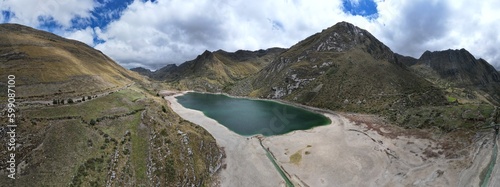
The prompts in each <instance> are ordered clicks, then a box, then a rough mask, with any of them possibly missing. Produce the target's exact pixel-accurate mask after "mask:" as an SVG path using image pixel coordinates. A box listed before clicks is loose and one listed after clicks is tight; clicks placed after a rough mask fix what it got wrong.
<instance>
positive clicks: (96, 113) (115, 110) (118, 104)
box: [27, 89, 144, 121]
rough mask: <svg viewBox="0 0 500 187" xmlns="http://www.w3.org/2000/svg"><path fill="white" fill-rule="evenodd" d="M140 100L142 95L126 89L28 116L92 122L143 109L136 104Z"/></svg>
mask: <svg viewBox="0 0 500 187" xmlns="http://www.w3.org/2000/svg"><path fill="white" fill-rule="evenodd" d="M140 98H144V96H143V95H141V93H139V92H137V91H135V90H132V89H125V90H121V91H119V92H115V93H112V94H109V95H107V96H104V97H98V98H96V99H93V100H91V101H88V102H85V103H81V104H78V105H67V106H63V107H56V108H44V109H41V110H38V109H37V110H27V114H28V115H29V116H31V117H33V118H57V117H65V116H82V117H83V120H85V121H90V119H97V118H99V117H102V116H113V115H120V114H123V113H127V112H131V111H133V110H138V109H143V108H144V106H142V105H141V104H138V103H135V102H134V101H137V100H139V99H140ZM62 101H64V100H62Z"/></svg>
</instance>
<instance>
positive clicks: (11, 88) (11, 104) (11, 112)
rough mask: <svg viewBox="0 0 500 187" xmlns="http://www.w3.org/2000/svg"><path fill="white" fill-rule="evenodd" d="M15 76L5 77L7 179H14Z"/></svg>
mask: <svg viewBox="0 0 500 187" xmlns="http://www.w3.org/2000/svg"><path fill="white" fill-rule="evenodd" d="M15 88H16V76H14V75H9V76H7V120H8V121H7V138H8V141H7V151H8V154H7V155H8V158H7V164H8V166H7V170H8V171H9V172H8V177H9V178H11V179H16V128H17V125H16V90H15Z"/></svg>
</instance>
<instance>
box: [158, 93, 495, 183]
mask: <svg viewBox="0 0 500 187" xmlns="http://www.w3.org/2000/svg"><path fill="white" fill-rule="evenodd" d="M180 94H183V93H179V94H175V95H169V96H165V99H166V100H168V101H169V103H170V107H171V108H172V109H173V110H174V111H175V112H176V113H177V114H179V115H180V116H181V117H182V118H184V119H186V120H188V121H191V122H193V123H195V124H198V125H200V126H201V127H203V128H205V129H206V130H207V131H208V132H209V133H210V134H212V136H214V138H215V139H216V141H217V143H218V144H219V146H221V147H224V150H225V152H226V156H227V157H226V159H225V160H224V164H225V165H226V166H225V167H223V169H221V170H220V171H219V173H218V175H219V180H220V185H221V186H285V182H284V180H283V178H282V177H281V176H280V175H279V173H278V172H277V170H276V168H275V167H274V166H273V165H272V163H271V161H270V160H269V159H268V158H267V157H266V151H265V150H264V149H263V148H262V147H261V146H260V143H259V138H257V136H253V137H245V136H241V135H238V134H236V133H234V132H232V131H230V130H229V129H227V128H226V127H225V126H223V125H221V124H219V123H218V122H217V121H215V120H213V119H211V118H208V117H206V116H205V115H204V114H203V113H202V112H200V111H196V110H192V109H187V108H184V107H183V106H182V105H180V104H179V103H178V102H177V99H176V98H175V97H176V96H179V95H180ZM324 115H326V116H327V117H328V118H330V120H331V121H332V123H331V124H330V125H325V126H320V127H316V128H313V129H310V130H301V131H294V132H291V133H288V134H284V135H279V136H271V137H261V136H260V139H261V140H262V143H263V145H264V147H266V148H267V149H269V151H271V152H272V154H273V155H274V157H275V158H276V161H277V163H278V164H279V165H280V166H281V167H282V168H283V169H284V171H285V172H286V173H287V174H288V177H289V178H290V179H291V181H292V182H293V183H294V184H295V186H479V184H480V182H481V179H480V174H481V172H482V171H483V170H484V168H486V167H487V165H488V163H489V161H490V157H491V155H492V154H491V153H492V147H493V143H492V138H493V134H492V133H483V134H478V135H477V137H476V138H475V139H474V141H473V143H472V145H470V146H468V147H465V148H462V149H460V150H455V151H456V153H454V154H444V153H443V152H446V151H447V150H445V149H446V145H445V144H443V143H442V142H440V141H439V140H434V139H433V138H422V137H418V136H413V135H404V134H399V135H397V136H389V135H387V134H389V133H390V132H391V131H392V130H393V129H394V128H397V127H394V126H388V125H387V126H384V125H377V127H378V128H377V129H376V130H374V128H373V124H365V123H356V122H353V121H352V118H353V116H356V114H348V115H349V116H348V115H347V114H335V113H324ZM360 116H362V115H360ZM364 117H366V116H364ZM381 132H383V133H381ZM448 151H449V150H448ZM450 155H451V156H450ZM224 168H225V169H224ZM497 168H498V167H497ZM497 168H495V169H497ZM493 173H494V174H497V173H498V169H497V170H494V172H493ZM493 176H494V175H493ZM492 183H494V184H498V180H495V179H494V180H492V181H491V183H490V184H492Z"/></svg>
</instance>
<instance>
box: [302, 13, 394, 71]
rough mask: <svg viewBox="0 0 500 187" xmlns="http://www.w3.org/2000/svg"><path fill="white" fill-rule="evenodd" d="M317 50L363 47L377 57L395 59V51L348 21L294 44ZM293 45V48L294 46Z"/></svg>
mask: <svg viewBox="0 0 500 187" xmlns="http://www.w3.org/2000/svg"><path fill="white" fill-rule="evenodd" d="M293 47H297V48H302V49H304V48H306V49H307V50H308V51H316V52H347V51H350V50H353V49H361V50H362V51H365V52H367V53H369V54H370V55H372V56H373V57H374V58H375V59H384V60H388V61H390V62H394V61H395V57H394V53H393V52H392V51H391V49H390V48H389V47H387V46H386V45H384V44H383V43H382V42H380V41H379V40H378V39H377V38H375V37H374V36H373V35H372V34H370V33H369V32H368V31H366V30H364V29H361V28H359V27H357V26H354V25H353V24H351V23H348V22H339V23H337V24H335V25H333V26H332V27H330V28H328V29H325V30H323V31H322V32H321V33H317V34H315V35H312V36H310V37H309V38H307V39H305V40H303V41H301V42H299V43H298V44H297V45H295V46H293ZM293 47H292V48H293Z"/></svg>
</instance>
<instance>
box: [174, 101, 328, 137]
mask: <svg viewBox="0 0 500 187" xmlns="http://www.w3.org/2000/svg"><path fill="white" fill-rule="evenodd" d="M176 98H177V101H178V102H179V103H180V104H181V105H182V106H184V107H186V108H190V109H194V110H198V111H201V112H203V113H204V114H205V116H207V117H209V118H212V119H214V120H216V121H217V122H219V123H220V124H222V125H224V126H226V127H227V128H228V129H230V130H232V131H233V132H235V133H237V134H240V135H243V136H251V135H256V134H262V135H264V136H272V135H281V134H286V133H288V132H291V131H294V130H306V129H310V128H313V127H317V126H321V125H326V124H330V122H331V121H330V119H329V118H327V117H326V116H324V115H322V114H318V113H315V112H312V111H309V110H305V109H302V108H298V107H295V106H290V105H285V104H281V103H278V102H274V101H266V100H256V99H244V98H234V97H229V96H226V95H222V94H208V93H196V92H189V93H186V94H184V95H182V96H178V97H176Z"/></svg>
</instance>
